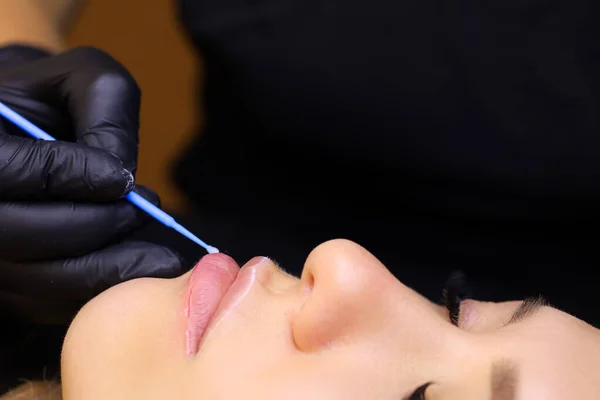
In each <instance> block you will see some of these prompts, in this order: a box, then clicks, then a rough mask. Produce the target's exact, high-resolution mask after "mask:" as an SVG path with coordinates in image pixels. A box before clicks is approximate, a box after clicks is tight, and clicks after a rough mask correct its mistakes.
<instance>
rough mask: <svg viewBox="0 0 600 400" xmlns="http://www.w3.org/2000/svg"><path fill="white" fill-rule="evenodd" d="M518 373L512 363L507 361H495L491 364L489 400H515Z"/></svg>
mask: <svg viewBox="0 0 600 400" xmlns="http://www.w3.org/2000/svg"><path fill="white" fill-rule="evenodd" d="M518 382H519V374H518V370H517V367H516V366H515V364H514V363H511V362H508V361H500V362H495V363H494V364H493V365H492V382H491V383H492V398H491V400H515V399H516V395H517V383H518Z"/></svg>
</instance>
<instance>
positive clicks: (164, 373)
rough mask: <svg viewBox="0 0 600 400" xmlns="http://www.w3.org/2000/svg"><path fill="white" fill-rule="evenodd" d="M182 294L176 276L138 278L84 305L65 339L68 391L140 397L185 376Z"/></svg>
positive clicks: (66, 388) (65, 380)
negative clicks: (147, 391)
mask: <svg viewBox="0 0 600 400" xmlns="http://www.w3.org/2000/svg"><path fill="white" fill-rule="evenodd" d="M181 295H182V291H181V290H180V289H179V285H177V282H176V280H174V281H173V282H170V281H166V280H151V279H148V280H136V281H132V282H128V283H126V284H122V285H119V286H117V287H115V288H113V289H110V290H108V291H106V292H104V293H103V294H102V295H100V296H98V297H97V298H96V299H94V300H93V301H92V302H90V303H89V304H88V305H86V307H84V309H82V310H81V312H80V313H79V315H78V316H77V317H76V319H75V320H74V321H73V324H72V325H71V327H70V329H69V332H68V334H67V337H66V339H65V345H64V349H63V360H62V362H63V364H62V368H63V382H64V386H65V391H66V393H69V390H71V391H73V392H85V393H86V396H84V397H85V398H87V399H90V400H92V399H93V400H95V399H96V398H97V399H100V398H111V399H121V398H127V396H128V394H134V396H133V397H138V396H139V395H140V393H143V392H145V391H146V390H153V391H154V392H155V393H156V392H157V391H161V390H164V386H165V385H166V384H168V383H169V382H173V381H174V380H175V381H177V380H178V379H181V378H178V377H177V375H178V374H177V373H176V372H177V371H180V372H182V371H181V370H182V366H183V365H184V361H185V336H184V332H185V329H184V325H183V323H184V319H183V307H180V306H179V305H182V304H183V301H180V300H181ZM169 375H173V379H167V377H168V376H169ZM179 376H182V374H181V373H180V374H179ZM66 398H67V399H68V397H66ZM71 398H78V397H77V396H71ZM82 398H83V397H82ZM129 398H132V397H129Z"/></svg>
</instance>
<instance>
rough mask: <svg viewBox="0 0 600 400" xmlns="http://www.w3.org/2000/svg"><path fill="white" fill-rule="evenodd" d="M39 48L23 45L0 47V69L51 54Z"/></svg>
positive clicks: (16, 65)
mask: <svg viewBox="0 0 600 400" xmlns="http://www.w3.org/2000/svg"><path fill="white" fill-rule="evenodd" d="M51 55H52V53H50V52H49V51H46V50H44V49H41V48H37V47H32V46H23V45H9V46H4V47H2V48H0V71H2V70H6V69H8V68H14V67H18V66H20V65H23V64H26V63H28V62H31V61H35V60H39V59H40V58H45V57H49V56H51Z"/></svg>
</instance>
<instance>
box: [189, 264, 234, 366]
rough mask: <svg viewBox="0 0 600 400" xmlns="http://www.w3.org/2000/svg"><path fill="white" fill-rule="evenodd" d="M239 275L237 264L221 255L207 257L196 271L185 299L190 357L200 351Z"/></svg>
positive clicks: (192, 275)
mask: <svg viewBox="0 0 600 400" xmlns="http://www.w3.org/2000/svg"><path fill="white" fill-rule="evenodd" d="M238 272H239V267H238V265H237V263H236V262H235V261H234V260H233V259H231V258H230V257H229V256H227V255H224V254H222V253H217V254H209V255H206V256H204V257H203V258H202V259H201V260H200V262H198V264H197V265H196V267H195V268H194V271H193V272H192V274H191V275H190V278H189V283H188V294H187V299H186V300H187V302H186V316H187V329H186V348H187V353H188V354H189V355H192V354H195V353H196V352H197V351H198V347H199V343H200V340H201V339H202V337H203V336H204V333H205V332H206V329H207V328H208V326H209V324H210V321H211V319H212V318H213V316H214V314H215V313H216V311H217V309H218V307H219V305H220V303H221V302H222V300H223V298H224V297H225V294H226V293H227V292H228V291H229V289H230V288H231V286H232V285H233V283H234V282H235V279H236V278H237V274H238Z"/></svg>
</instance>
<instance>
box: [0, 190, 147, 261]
mask: <svg viewBox="0 0 600 400" xmlns="http://www.w3.org/2000/svg"><path fill="white" fill-rule="evenodd" d="M136 191H137V192H139V193H140V194H141V195H142V196H143V197H145V198H147V199H148V200H149V201H153V202H154V203H157V196H156V195H155V194H154V193H153V192H152V191H150V190H149V189H147V188H144V187H138V188H136ZM148 219H149V217H148V216H147V214H145V213H144V212H143V211H141V210H139V209H138V208H137V207H135V206H134V205H133V204H131V203H129V202H127V201H126V200H119V201H116V202H112V203H104V204H102V203H73V202H52V203H42V202H39V203H0V258H1V259H8V260H13V261H26V260H47V259H56V258H65V257H72V256H79V255H83V254H86V253H89V252H92V251H95V250H98V249H100V248H103V247H105V246H107V245H108V244H111V243H114V242H115V241H117V240H119V239H121V238H123V237H124V236H125V235H126V234H128V233H129V232H131V231H133V230H134V229H137V228H139V227H140V226H141V225H142V224H143V223H145V222H146V221H148ZM32 249H34V251H32Z"/></svg>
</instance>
